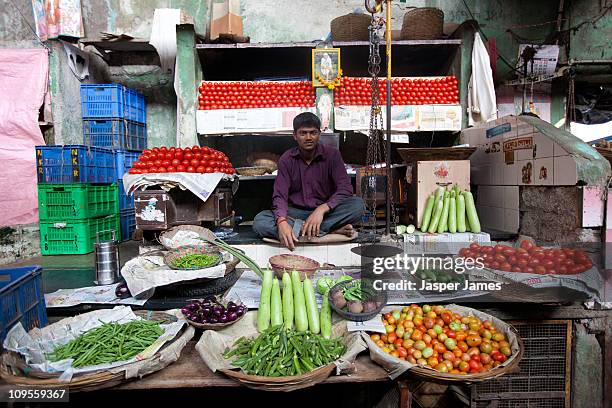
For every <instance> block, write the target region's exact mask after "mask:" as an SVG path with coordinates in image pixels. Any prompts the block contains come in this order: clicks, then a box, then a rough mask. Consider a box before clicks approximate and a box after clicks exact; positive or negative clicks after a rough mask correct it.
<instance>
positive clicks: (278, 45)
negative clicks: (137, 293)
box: [196, 39, 461, 50]
mask: <svg viewBox="0 0 612 408" xmlns="http://www.w3.org/2000/svg"><path fill="white" fill-rule="evenodd" d="M319 43H320V42H319V41H312V42H283V43H236V44H196V49H197V50H207V49H245V48H315V47H316V46H317V45H318V44H319ZM332 45H333V46H334V47H352V46H361V47H368V46H369V45H370V43H369V42H368V41H334V42H333V43H332ZM380 45H381V46H385V45H386V42H385V41H382V42H381V44H380ZM392 45H393V46H395V45H398V46H413V47H418V46H421V47H422V46H432V45H433V46H439V45H444V46H459V45H461V40H459V39H451V40H397V41H393V42H392Z"/></svg>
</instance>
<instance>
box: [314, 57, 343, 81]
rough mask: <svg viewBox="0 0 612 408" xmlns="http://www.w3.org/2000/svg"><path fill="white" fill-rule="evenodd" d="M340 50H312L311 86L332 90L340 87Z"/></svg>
mask: <svg viewBox="0 0 612 408" xmlns="http://www.w3.org/2000/svg"><path fill="white" fill-rule="evenodd" d="M341 75H342V69H340V48H314V49H313V50H312V86H314V87H327V88H329V89H333V88H334V87H335V86H338V85H340V76H341Z"/></svg>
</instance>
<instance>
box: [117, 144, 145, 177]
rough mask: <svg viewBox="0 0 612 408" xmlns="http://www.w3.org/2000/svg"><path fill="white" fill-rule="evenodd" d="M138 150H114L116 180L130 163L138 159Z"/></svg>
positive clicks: (129, 167) (128, 167)
mask: <svg viewBox="0 0 612 408" xmlns="http://www.w3.org/2000/svg"><path fill="white" fill-rule="evenodd" d="M138 156H140V152H130V151H127V150H115V167H116V169H117V180H121V179H122V178H123V175H124V174H125V173H127V172H128V170H129V169H131V168H132V164H133V163H134V162H135V161H136V160H138Z"/></svg>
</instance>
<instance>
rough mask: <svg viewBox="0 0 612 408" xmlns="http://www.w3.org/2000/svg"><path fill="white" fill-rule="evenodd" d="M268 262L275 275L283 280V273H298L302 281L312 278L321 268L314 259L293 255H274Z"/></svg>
mask: <svg viewBox="0 0 612 408" xmlns="http://www.w3.org/2000/svg"><path fill="white" fill-rule="evenodd" d="M268 262H270V266H271V267H272V270H273V271H274V273H276V276H277V277H279V278H281V279H282V278H283V273H285V272H291V271H298V272H299V273H300V279H302V280H304V279H305V278H306V277H308V278H311V277H312V276H313V275H314V274H315V272H316V271H317V270H318V269H319V268H320V267H321V265H320V264H319V263H318V262H317V261H315V260H314V259H310V258H307V257H305V256H301V255H293V254H280V255H274V256H272V257H270V259H269V260H268Z"/></svg>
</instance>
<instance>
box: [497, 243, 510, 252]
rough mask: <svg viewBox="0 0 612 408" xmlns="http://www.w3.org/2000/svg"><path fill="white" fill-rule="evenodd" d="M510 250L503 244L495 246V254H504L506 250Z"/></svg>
mask: <svg viewBox="0 0 612 408" xmlns="http://www.w3.org/2000/svg"><path fill="white" fill-rule="evenodd" d="M506 248H508V246H507V245H501V244H497V245H495V253H497V254H503V252H504V249H506Z"/></svg>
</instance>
